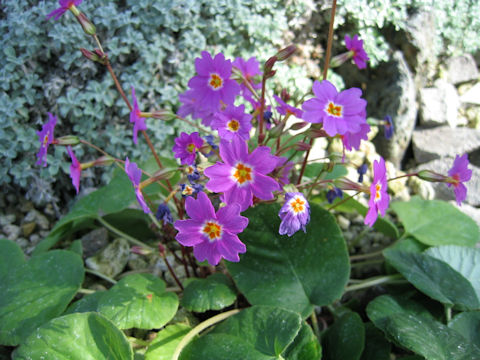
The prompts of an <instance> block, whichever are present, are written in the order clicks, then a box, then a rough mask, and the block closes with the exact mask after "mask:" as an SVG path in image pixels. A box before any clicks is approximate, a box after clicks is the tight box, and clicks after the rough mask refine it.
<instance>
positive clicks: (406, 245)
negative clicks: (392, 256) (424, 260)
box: [389, 236, 428, 253]
mask: <svg viewBox="0 0 480 360" xmlns="http://www.w3.org/2000/svg"><path fill="white" fill-rule="evenodd" d="M427 248H428V246H426V245H425V244H422V243H421V242H420V241H418V240H417V239H415V238H414V237H411V236H407V237H405V238H402V239H400V240H398V241H395V242H394V243H393V244H392V246H390V247H389V249H395V250H402V251H408V252H415V253H421V252H423V251H424V250H425V249H427Z"/></svg>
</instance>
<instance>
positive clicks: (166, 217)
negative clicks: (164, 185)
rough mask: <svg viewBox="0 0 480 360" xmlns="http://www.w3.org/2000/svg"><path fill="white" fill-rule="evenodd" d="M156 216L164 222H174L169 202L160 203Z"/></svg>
mask: <svg viewBox="0 0 480 360" xmlns="http://www.w3.org/2000/svg"><path fill="white" fill-rule="evenodd" d="M155 217H156V218H157V220H159V221H163V224H164V225H165V224H167V223H169V224H173V217H172V213H171V212H170V209H169V207H168V205H167V204H165V203H161V204H160V205H158V209H157V213H156V214H155Z"/></svg>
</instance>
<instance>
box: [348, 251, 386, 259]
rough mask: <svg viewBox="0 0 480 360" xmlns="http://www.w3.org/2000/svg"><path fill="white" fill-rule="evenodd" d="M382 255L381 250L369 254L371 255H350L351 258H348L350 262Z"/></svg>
mask: <svg viewBox="0 0 480 360" xmlns="http://www.w3.org/2000/svg"><path fill="white" fill-rule="evenodd" d="M382 255H383V249H382V250H378V251H375V252H371V253H368V254H361V255H352V256H350V261H356V260H365V259H369V258H372V257H377V256H382Z"/></svg>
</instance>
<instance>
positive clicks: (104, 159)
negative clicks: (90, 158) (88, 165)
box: [93, 155, 115, 166]
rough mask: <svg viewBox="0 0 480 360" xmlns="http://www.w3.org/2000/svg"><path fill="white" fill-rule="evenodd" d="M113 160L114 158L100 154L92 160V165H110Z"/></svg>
mask: <svg viewBox="0 0 480 360" xmlns="http://www.w3.org/2000/svg"><path fill="white" fill-rule="evenodd" d="M114 161H115V159H114V158H113V157H111V156H106V155H105V156H100V157H99V158H98V159H97V160H95V161H94V162H93V165H94V166H101V165H103V166H105V165H111V164H113V162H114Z"/></svg>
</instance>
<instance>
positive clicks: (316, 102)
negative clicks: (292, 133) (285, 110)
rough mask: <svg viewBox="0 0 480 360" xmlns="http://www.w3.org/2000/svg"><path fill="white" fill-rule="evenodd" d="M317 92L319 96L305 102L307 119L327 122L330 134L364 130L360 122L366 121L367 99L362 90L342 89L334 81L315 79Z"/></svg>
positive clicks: (303, 107)
mask: <svg viewBox="0 0 480 360" xmlns="http://www.w3.org/2000/svg"><path fill="white" fill-rule="evenodd" d="M313 93H314V94H315V96H316V97H315V98H313V99H310V100H307V101H305V102H304V103H303V106H302V109H303V110H304V111H305V112H304V113H303V117H302V118H303V119H304V120H305V121H308V122H310V123H323V128H324V130H325V132H326V133H327V134H328V135H329V136H335V135H337V134H339V135H344V134H346V133H348V132H350V133H358V132H359V131H361V126H360V125H361V124H365V123H366V119H365V116H366V112H365V107H366V106H367V101H366V100H364V99H362V98H361V97H360V96H362V90H360V89H358V88H351V89H347V90H344V91H342V92H340V93H339V92H337V89H336V88H335V86H334V85H333V84H332V83H331V82H329V81H328V80H323V81H322V82H319V81H315V82H314V83H313Z"/></svg>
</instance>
